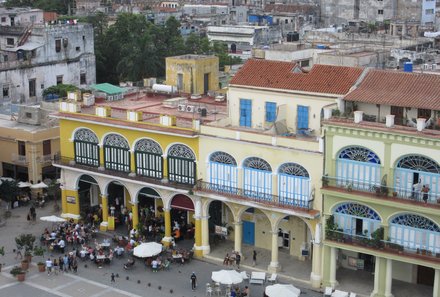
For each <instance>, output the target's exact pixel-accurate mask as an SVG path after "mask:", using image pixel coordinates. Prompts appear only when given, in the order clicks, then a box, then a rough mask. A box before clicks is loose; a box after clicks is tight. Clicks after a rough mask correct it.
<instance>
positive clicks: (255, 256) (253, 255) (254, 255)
mask: <svg viewBox="0 0 440 297" xmlns="http://www.w3.org/2000/svg"><path fill="white" fill-rule="evenodd" d="M255 265H257V251H256V250H254V252H253V254H252V266H254V267H255Z"/></svg>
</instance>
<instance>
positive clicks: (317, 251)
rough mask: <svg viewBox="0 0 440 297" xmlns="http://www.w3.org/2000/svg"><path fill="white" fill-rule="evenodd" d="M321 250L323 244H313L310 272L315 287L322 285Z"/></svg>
mask: <svg viewBox="0 0 440 297" xmlns="http://www.w3.org/2000/svg"><path fill="white" fill-rule="evenodd" d="M321 252H322V251H321V246H320V245H319V244H313V255H312V257H313V258H312V272H311V274H310V282H311V283H312V287H313V288H319V287H321V280H322V272H321V264H322V263H321Z"/></svg>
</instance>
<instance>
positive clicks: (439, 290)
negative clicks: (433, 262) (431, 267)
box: [432, 269, 440, 297]
mask: <svg viewBox="0 0 440 297" xmlns="http://www.w3.org/2000/svg"><path fill="white" fill-rule="evenodd" d="M432 297H440V270H439V269H436V270H435V275H434V288H433V290H432Z"/></svg>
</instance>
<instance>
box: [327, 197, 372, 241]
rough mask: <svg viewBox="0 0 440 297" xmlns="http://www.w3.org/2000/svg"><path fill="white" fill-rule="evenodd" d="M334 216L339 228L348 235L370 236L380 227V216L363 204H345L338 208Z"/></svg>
mask: <svg viewBox="0 0 440 297" xmlns="http://www.w3.org/2000/svg"><path fill="white" fill-rule="evenodd" d="M333 214H334V217H335V223H336V224H337V225H338V228H340V229H342V230H343V232H344V233H346V234H350V235H361V236H369V235H370V234H371V233H372V232H374V231H375V230H376V229H378V228H379V227H380V222H381V219H380V216H379V215H378V214H377V212H375V211H374V210H373V209H371V208H369V207H368V206H366V205H363V204H359V203H343V204H340V205H339V206H338V207H336V209H335V210H334V212H333Z"/></svg>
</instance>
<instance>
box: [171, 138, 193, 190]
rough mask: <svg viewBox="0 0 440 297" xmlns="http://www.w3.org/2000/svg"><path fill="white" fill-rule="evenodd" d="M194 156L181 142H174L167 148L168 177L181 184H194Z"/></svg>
mask: <svg viewBox="0 0 440 297" xmlns="http://www.w3.org/2000/svg"><path fill="white" fill-rule="evenodd" d="M195 160H196V157H195V155H194V153H193V152H192V150H191V149H190V148H189V147H187V146H186V145H183V144H174V145H172V146H171V147H170V148H169V149H168V158H167V162H168V178H169V180H170V181H174V182H178V183H182V184H191V185H193V184H195V182H196V162H195Z"/></svg>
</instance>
